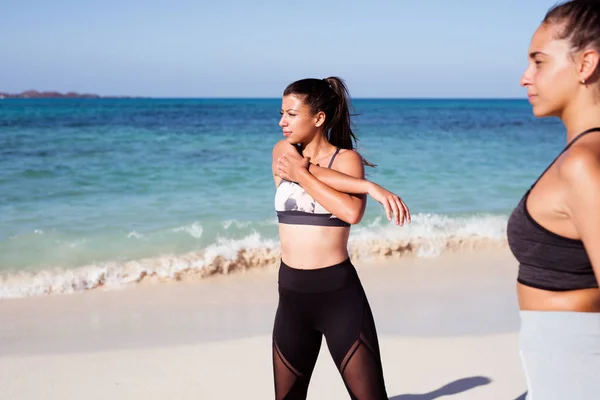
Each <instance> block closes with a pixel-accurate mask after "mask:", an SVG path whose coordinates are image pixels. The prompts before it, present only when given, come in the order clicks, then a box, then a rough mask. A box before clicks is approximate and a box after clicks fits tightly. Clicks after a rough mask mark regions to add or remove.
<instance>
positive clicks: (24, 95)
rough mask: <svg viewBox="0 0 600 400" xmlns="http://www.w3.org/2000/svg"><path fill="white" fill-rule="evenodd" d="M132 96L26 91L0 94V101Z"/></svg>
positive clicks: (127, 97)
mask: <svg viewBox="0 0 600 400" xmlns="http://www.w3.org/2000/svg"><path fill="white" fill-rule="evenodd" d="M131 98H134V97H132V96H100V95H98V94H93V93H77V92H67V93H60V92H38V91H37V90H26V91H24V92H21V93H4V92H0V99H131Z"/></svg>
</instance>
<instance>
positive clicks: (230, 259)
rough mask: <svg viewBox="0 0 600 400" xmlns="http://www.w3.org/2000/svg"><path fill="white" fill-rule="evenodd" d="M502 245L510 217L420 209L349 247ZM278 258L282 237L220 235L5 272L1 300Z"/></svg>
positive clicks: (359, 235) (371, 225) (426, 251)
mask: <svg viewBox="0 0 600 400" xmlns="http://www.w3.org/2000/svg"><path fill="white" fill-rule="evenodd" d="M227 224H228V225H231V224H235V223H234V222H227ZM177 230H180V231H185V232H187V233H189V234H191V235H193V236H197V237H199V236H201V235H202V232H203V230H202V227H201V226H200V225H199V224H197V223H194V224H192V225H190V226H186V227H180V228H177ZM129 236H133V237H136V236H137V233H135V231H134V232H130V233H129ZM503 246H506V217H505V216H495V215H474V216H469V217H461V218H457V217H450V216H445V215H438V214H419V215H415V216H414V217H413V221H412V223H411V224H409V225H405V226H403V227H397V226H395V225H392V224H391V223H389V222H387V221H385V219H382V218H375V219H373V220H371V221H365V222H364V223H363V224H361V225H359V226H357V227H355V228H354V229H353V232H352V235H351V237H350V242H349V246H348V247H349V252H350V255H351V257H352V259H353V260H354V261H359V260H372V259H389V258H398V257H404V256H416V257H436V256H439V255H440V254H442V253H445V252H455V251H466V250H477V249H484V248H491V247H503ZM279 258H280V250H279V242H278V241H277V240H275V239H272V238H267V237H263V236H261V234H259V233H257V232H253V233H251V234H249V235H247V236H245V237H244V238H242V239H229V238H222V237H219V238H217V239H216V240H215V242H214V243H212V244H210V245H209V246H207V247H205V248H204V249H202V250H200V251H194V252H188V253H186V254H178V255H163V256H160V257H152V258H144V259H138V260H129V261H113V262H106V263H101V264H91V265H86V266H81V267H77V268H72V269H56V268H52V269H51V268H48V269H43V270H41V271H38V272H21V273H9V274H5V275H3V276H0V299H8V298H22V297H29V296H41V295H49V294H59V293H65V294H67V293H76V292H83V291H86V290H91V289H97V288H117V287H122V286H125V285H131V284H136V283H139V282H142V281H158V282H160V281H173V280H185V279H194V278H205V277H208V276H213V275H219V274H229V273H232V272H235V271H239V270H246V269H251V268H260V267H266V266H271V265H275V264H276V263H277V262H278V260H279Z"/></svg>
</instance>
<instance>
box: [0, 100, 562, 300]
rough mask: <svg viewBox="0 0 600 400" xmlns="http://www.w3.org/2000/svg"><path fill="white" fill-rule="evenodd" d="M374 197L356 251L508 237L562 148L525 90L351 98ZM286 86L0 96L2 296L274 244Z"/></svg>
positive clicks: (555, 129)
mask: <svg viewBox="0 0 600 400" xmlns="http://www.w3.org/2000/svg"><path fill="white" fill-rule="evenodd" d="M353 104H354V109H355V112H356V113H357V115H356V116H355V117H354V122H355V128H356V134H357V136H358V137H359V139H360V140H359V147H358V151H359V152H360V153H361V154H362V155H363V156H364V157H365V158H367V159H368V160H369V161H371V162H373V163H375V164H377V167H376V168H367V178H368V179H370V180H373V181H375V182H377V183H379V184H381V185H382V186H384V187H385V188H387V189H389V190H391V191H393V192H395V193H397V194H399V195H400V196H401V197H402V198H403V199H404V201H405V202H406V203H407V205H408V206H409V208H410V210H411V213H412V215H413V222H412V224H410V225H408V226H404V227H397V226H394V225H391V224H390V223H389V222H388V221H387V220H386V218H385V215H384V213H383V209H382V207H381V206H380V205H379V204H378V203H377V202H375V201H373V200H372V199H370V200H369V202H368V206H367V211H366V214H365V217H364V218H363V221H362V222H361V223H360V224H359V225H357V226H354V227H353V229H352V234H351V242H350V247H351V252H352V255H353V257H355V258H361V257H363V258H368V257H385V256H392V257H393V256H402V254H404V253H410V254H413V255H416V256H419V257H436V256H438V255H440V254H442V253H443V252H444V251H448V250H454V251H456V250H458V251H460V250H462V249H465V250H466V249H469V248H477V247H479V246H487V245H490V244H492V245H494V244H498V245H502V244H503V243H505V239H506V237H505V236H506V221H507V218H508V215H509V213H510V211H511V210H512V208H513V207H514V206H515V205H516V204H517V202H518V201H519V198H520V197H521V196H522V195H523V193H524V191H525V190H526V189H527V188H528V187H529V185H530V184H531V183H532V182H533V181H534V180H535V178H536V177H537V176H538V175H539V174H540V173H541V172H542V171H543V169H544V168H545V167H546V166H547V164H548V163H549V162H550V161H551V160H552V159H553V157H554V156H555V155H556V154H557V153H558V152H559V151H560V149H561V148H562V146H563V145H564V140H565V139H564V132H563V127H562V125H561V124H560V122H559V121H558V120H557V119H542V120H540V119H536V118H534V117H533V116H532V114H531V107H530V105H529V104H528V102H527V101H526V100H520V99H519V100H462V99H461V100H425V99H419V100H408V99H406V100H404V99H403V100H388V99H386V100H376V99H355V100H354V102H353ZM280 106H281V101H280V99H52V100H34V99H14V100H7V99H5V100H0V299H3V298H15V297H27V296H34V295H44V294H51V293H71V292H78V291H84V290H88V289H92V288H96V287H119V286H123V285H127V284H135V283H136V282H139V281H141V280H143V279H144V278H145V277H149V276H152V277H155V278H157V279H165V280H171V279H183V278H185V277H186V276H188V275H210V274H214V273H227V272H229V271H231V270H235V269H244V268H250V267H256V266H261V265H265V264H269V263H273V262H275V261H276V260H277V257H278V239H277V221H276V215H275V211H274V209H273V196H274V193H275V187H274V184H273V179H272V175H271V149H272V147H273V144H274V143H275V142H277V141H278V140H280V139H282V135H281V129H280V128H279V126H278V122H279V109H280Z"/></svg>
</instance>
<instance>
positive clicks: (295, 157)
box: [275, 151, 309, 182]
mask: <svg viewBox="0 0 600 400" xmlns="http://www.w3.org/2000/svg"><path fill="white" fill-rule="evenodd" d="M308 166H309V160H308V158H304V157H302V156H301V155H300V154H298V152H296V151H289V152H287V153H285V154H283V155H282V156H281V157H279V158H278V159H277V165H276V167H275V175H277V176H279V177H280V178H282V179H285V180H286V181H290V182H300V180H301V179H302V174H305V173H308Z"/></svg>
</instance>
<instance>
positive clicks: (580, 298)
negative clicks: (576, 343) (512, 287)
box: [517, 283, 600, 312]
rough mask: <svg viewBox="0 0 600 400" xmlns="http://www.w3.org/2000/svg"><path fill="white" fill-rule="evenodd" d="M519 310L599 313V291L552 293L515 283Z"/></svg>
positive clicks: (596, 289) (584, 290)
mask: <svg viewBox="0 0 600 400" xmlns="http://www.w3.org/2000/svg"><path fill="white" fill-rule="evenodd" d="M517 296H518V297H519V306H520V308H521V310H526V311H573V312H600V289H598V288H595V289H580V290H569V291H565V292H553V291H549V290H542V289H536V288H532V287H530V286H526V285H523V284H521V283H517Z"/></svg>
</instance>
